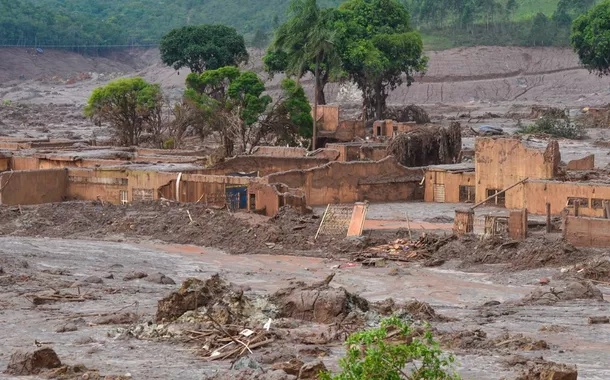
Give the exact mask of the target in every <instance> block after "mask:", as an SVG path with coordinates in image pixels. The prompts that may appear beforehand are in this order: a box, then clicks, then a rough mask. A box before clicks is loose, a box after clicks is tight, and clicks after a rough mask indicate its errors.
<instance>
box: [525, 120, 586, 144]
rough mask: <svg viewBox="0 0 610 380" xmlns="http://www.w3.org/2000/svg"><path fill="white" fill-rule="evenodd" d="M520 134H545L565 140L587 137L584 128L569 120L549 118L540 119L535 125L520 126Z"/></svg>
mask: <svg viewBox="0 0 610 380" xmlns="http://www.w3.org/2000/svg"><path fill="white" fill-rule="evenodd" d="M518 133H522V134H539V133H543V134H546V135H549V136H553V137H559V138H565V139H581V138H583V137H585V130H584V129H583V128H582V127H580V126H578V125H576V124H574V123H572V122H571V121H570V120H569V119H565V118H561V119H556V118H552V117H547V116H543V117H541V118H539V119H538V120H536V122H535V123H534V124H531V125H528V126H523V125H522V126H520V127H519V129H518Z"/></svg>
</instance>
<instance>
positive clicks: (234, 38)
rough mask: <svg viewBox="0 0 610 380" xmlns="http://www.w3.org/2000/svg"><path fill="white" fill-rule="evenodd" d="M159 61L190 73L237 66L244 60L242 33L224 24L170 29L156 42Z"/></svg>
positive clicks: (245, 52)
mask: <svg viewBox="0 0 610 380" xmlns="http://www.w3.org/2000/svg"><path fill="white" fill-rule="evenodd" d="M159 50H160V51H161V59H162V60H163V63H165V64H166V65H168V66H172V67H173V68H174V69H176V70H178V69H180V68H181V67H188V68H189V69H191V71H192V72H194V73H202V72H203V71H205V70H216V69H219V68H221V67H225V66H238V65H239V64H241V63H245V62H247V61H248V52H247V51H246V44H245V42H244V37H243V36H241V35H240V34H238V33H237V31H236V30H235V29H233V28H230V27H228V26H224V25H201V26H185V27H182V28H179V29H174V30H172V31H171V32H169V33H168V34H166V35H165V36H163V38H162V39H161V42H160V43H159Z"/></svg>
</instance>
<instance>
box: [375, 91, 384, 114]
mask: <svg viewBox="0 0 610 380" xmlns="http://www.w3.org/2000/svg"><path fill="white" fill-rule="evenodd" d="M382 90H383V88H382V86H381V82H378V83H375V118H376V119H375V120H383V108H384V107H383V104H382V103H383V101H384V99H383V94H382Z"/></svg>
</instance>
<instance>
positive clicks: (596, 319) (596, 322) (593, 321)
mask: <svg viewBox="0 0 610 380" xmlns="http://www.w3.org/2000/svg"><path fill="white" fill-rule="evenodd" d="M606 323H610V318H608V317H589V324H590V325H600V324H606Z"/></svg>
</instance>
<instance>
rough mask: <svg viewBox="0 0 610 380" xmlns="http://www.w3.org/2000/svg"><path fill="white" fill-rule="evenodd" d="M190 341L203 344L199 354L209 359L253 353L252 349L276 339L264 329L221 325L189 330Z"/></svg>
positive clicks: (222, 358) (228, 357) (231, 357)
mask: <svg viewBox="0 0 610 380" xmlns="http://www.w3.org/2000/svg"><path fill="white" fill-rule="evenodd" d="M188 333H189V334H190V338H189V341H194V342H197V343H199V344H201V349H200V350H199V354H200V355H201V356H203V357H204V358H206V359H207V360H210V361H212V360H225V359H233V358H238V357H240V356H242V355H248V354H251V353H252V350H254V349H256V348H259V347H262V346H266V345H268V344H270V343H272V342H274V341H275V338H274V337H273V336H272V334H271V333H269V332H268V331H266V330H264V329H255V330H249V329H244V328H243V327H239V326H233V325H232V326H220V325H218V326H217V327H215V328H214V329H209V330H201V331H194V330H190V331H188Z"/></svg>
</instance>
